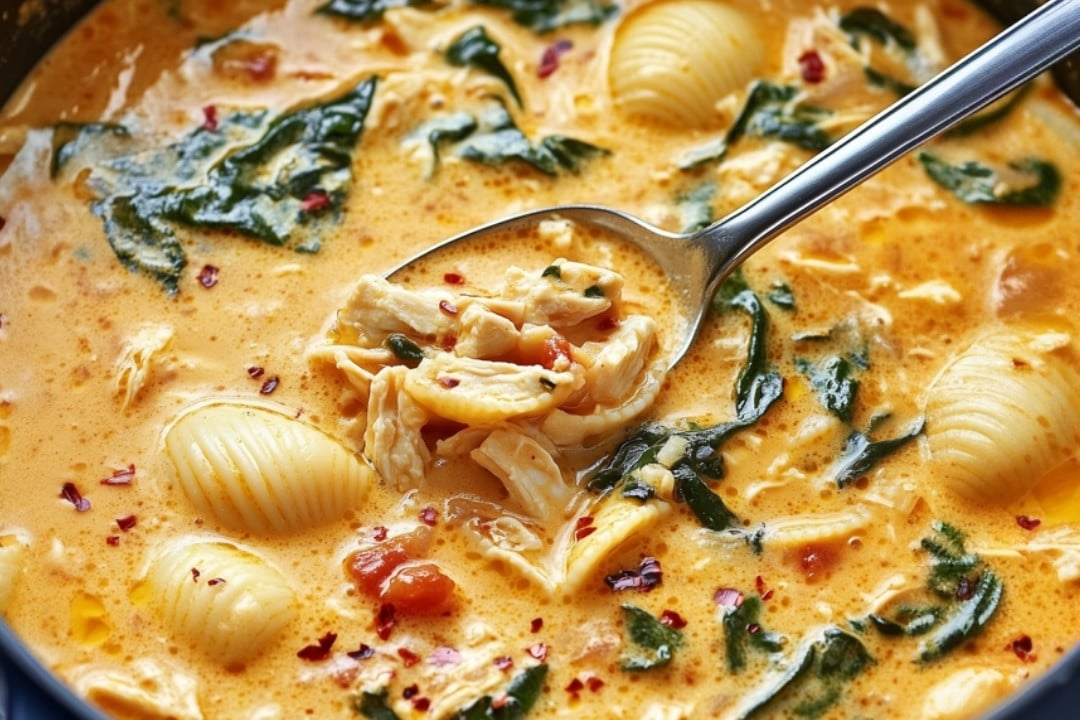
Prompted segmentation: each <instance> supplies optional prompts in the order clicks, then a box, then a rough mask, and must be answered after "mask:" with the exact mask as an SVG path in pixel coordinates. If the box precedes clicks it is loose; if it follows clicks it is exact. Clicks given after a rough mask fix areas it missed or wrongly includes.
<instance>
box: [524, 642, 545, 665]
mask: <svg viewBox="0 0 1080 720" xmlns="http://www.w3.org/2000/svg"><path fill="white" fill-rule="evenodd" d="M525 652H527V653H529V655H531V656H532V657H534V658H536V659H537V660H540V661H541V662H542V661H544V660H545V659H547V654H548V646H547V643H542V642H539V643H536V644H535V645H530V646H529V647H528V648H527V649H526V650H525Z"/></svg>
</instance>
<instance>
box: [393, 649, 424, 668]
mask: <svg viewBox="0 0 1080 720" xmlns="http://www.w3.org/2000/svg"><path fill="white" fill-rule="evenodd" d="M397 654H398V657H400V658H401V659H402V660H403V661H404V662H405V667H412V666H413V665H415V664H416V663H418V662H420V656H419V655H417V654H416V653H414V652H413V651H412V650H410V649H409V648H398V651H397Z"/></svg>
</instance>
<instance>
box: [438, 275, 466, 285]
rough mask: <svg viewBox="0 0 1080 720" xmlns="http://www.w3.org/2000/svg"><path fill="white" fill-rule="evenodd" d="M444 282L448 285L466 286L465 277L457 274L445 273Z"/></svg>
mask: <svg viewBox="0 0 1080 720" xmlns="http://www.w3.org/2000/svg"><path fill="white" fill-rule="evenodd" d="M442 279H443V282H444V283H446V284H447V285H464V284H465V276H464V275H461V274H459V273H456V272H448V273H443V276H442Z"/></svg>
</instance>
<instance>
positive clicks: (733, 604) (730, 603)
mask: <svg viewBox="0 0 1080 720" xmlns="http://www.w3.org/2000/svg"><path fill="white" fill-rule="evenodd" d="M713 602H714V603H716V604H717V605H721V606H723V607H729V608H737V607H739V606H740V605H742V604H743V594H742V593H741V592H739V591H738V590H736V589H734V588H720V589H718V590H717V591H716V592H715V593H713Z"/></svg>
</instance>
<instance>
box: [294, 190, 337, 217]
mask: <svg viewBox="0 0 1080 720" xmlns="http://www.w3.org/2000/svg"><path fill="white" fill-rule="evenodd" d="M328 207H330V194H329V193H327V192H326V191H325V190H312V191H311V192H309V193H308V194H307V195H305V196H304V199H303V200H301V201H300V209H301V210H303V211H304V212H309V213H313V212H319V211H320V210H325V209H326V208H328Z"/></svg>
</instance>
